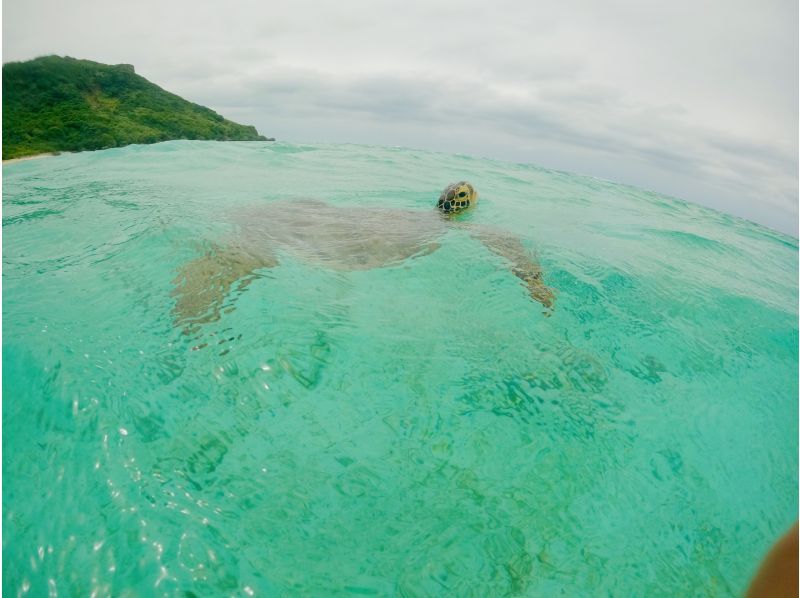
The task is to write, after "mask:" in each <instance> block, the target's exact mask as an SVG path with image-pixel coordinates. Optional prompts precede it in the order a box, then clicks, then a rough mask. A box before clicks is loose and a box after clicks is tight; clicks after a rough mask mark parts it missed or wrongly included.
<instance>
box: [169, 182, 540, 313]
mask: <svg viewBox="0 0 800 598" xmlns="http://www.w3.org/2000/svg"><path fill="white" fill-rule="evenodd" d="M477 201H478V193H477V191H475V188H474V187H473V186H472V185H470V184H469V183H467V182H465V181H462V182H459V183H454V184H452V185H449V186H448V187H446V188H445V190H444V191H443V192H442V194H441V196H440V197H439V201H438V203H437V208H438V211H436V210H430V211H421V210H417V211H414V210H397V209H391V208H381V207H372V208H367V207H337V206H334V205H331V204H329V203H326V202H323V201H319V200H313V199H305V200H293V201H275V202H271V203H268V204H265V205H262V206H258V207H253V208H249V209H245V210H242V211H241V212H239V213H238V214H237V215H236V216H235V218H234V222H235V223H236V224H238V225H239V227H240V231H241V232H240V234H238V235H237V236H236V238H235V239H233V240H231V241H230V242H228V243H226V244H225V245H213V246H212V247H211V249H210V251H207V252H206V253H205V254H203V255H201V256H199V257H198V258H196V259H195V260H193V261H191V262H189V263H188V264H186V265H185V266H184V267H182V268H181V269H180V271H179V273H178V276H177V277H176V278H175V280H174V281H173V282H174V283H175V285H176V287H175V289H174V291H173V293H172V295H173V296H174V297H176V304H175V308H174V313H175V316H176V317H175V322H176V324H178V325H184V326H186V327H187V328H185V329H188V328H191V327H192V326H195V325H197V324H201V323H203V322H210V321H213V320H216V319H218V318H219V317H220V310H221V308H222V305H223V303H224V302H225V298H226V296H228V294H229V293H230V291H231V290H232V289H234V288H236V289H238V290H241V289H242V288H244V287H245V286H247V285H248V284H250V282H252V281H253V280H254V279H255V278H257V277H258V276H259V271H261V270H263V269H264V268H272V267H275V266H277V265H279V260H280V258H281V256H282V255H287V254H288V255H292V256H294V257H296V258H298V259H302V260H304V261H307V262H310V263H315V264H318V265H321V266H323V267H325V268H329V269H332V270H340V271H353V270H370V269H373V268H383V267H388V266H393V265H397V264H400V263H402V262H403V261H405V260H407V259H410V258H413V257H417V256H421V255H427V254H429V253H432V252H434V251H436V249H438V248H439V244H438V243H437V242H436V239H437V238H438V237H439V236H441V235H442V234H443V233H444V232H445V231H446V230H447V229H448V228H453V227H455V228H458V229H459V230H463V231H465V232H466V233H468V234H469V235H471V236H472V237H474V238H475V239H477V240H479V241H480V242H481V243H483V244H484V246H485V247H486V248H487V249H488V250H489V251H491V252H492V253H494V254H496V255H498V256H501V257H502V258H503V259H504V260H505V261H506V262H507V264H508V269H509V270H510V271H511V273H513V274H514V276H516V277H517V278H519V279H520V280H522V281H523V282H524V283H525V285H526V286H527V288H528V291H529V294H530V297H531V298H532V299H534V300H535V301H538V302H539V303H541V304H542V305H543V306H545V307H546V308H548V309H549V308H551V307H552V304H553V301H554V299H555V297H554V295H553V293H552V291H551V290H550V289H549V288H548V287H547V286H546V285H545V284H544V282H543V280H542V273H541V269H540V268H539V265H538V263H537V262H536V260H534V259H533V258H532V257H531V255H530V253H529V252H528V251H527V250H526V249H525V247H524V246H523V245H522V242H521V241H520V239H518V238H517V237H514V236H512V235H509V234H508V233H507V232H504V231H500V230H496V229H492V228H489V227H485V226H480V225H470V224H468V223H463V222H460V223H459V222H457V221H454V220H453V219H452V216H453V215H454V214H455V213H458V212H461V211H462V210H466V209H468V208H470V207H473V206H474V205H475V204H476V203H477ZM234 285H235V286H234ZM545 313H547V314H548V315H549V312H545Z"/></svg>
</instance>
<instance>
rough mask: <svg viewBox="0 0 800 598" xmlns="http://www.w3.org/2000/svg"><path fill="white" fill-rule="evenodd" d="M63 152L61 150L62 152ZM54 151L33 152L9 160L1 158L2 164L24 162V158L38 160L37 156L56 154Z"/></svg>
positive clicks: (48, 156) (43, 156)
mask: <svg viewBox="0 0 800 598" xmlns="http://www.w3.org/2000/svg"><path fill="white" fill-rule="evenodd" d="M62 153H63V152H62ZM58 155H59V154H56V153H54V152H47V153H44V154H34V155H33V156H23V157H21V158H11V159H10V160H3V164H12V163H13V162H24V161H25V160H38V159H39V158H50V157H52V156H58Z"/></svg>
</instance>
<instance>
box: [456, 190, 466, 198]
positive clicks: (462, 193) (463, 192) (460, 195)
mask: <svg viewBox="0 0 800 598" xmlns="http://www.w3.org/2000/svg"><path fill="white" fill-rule="evenodd" d="M466 195H467V192H466V191H462V192H461V193H459V194H458V196H459V197H466Z"/></svg>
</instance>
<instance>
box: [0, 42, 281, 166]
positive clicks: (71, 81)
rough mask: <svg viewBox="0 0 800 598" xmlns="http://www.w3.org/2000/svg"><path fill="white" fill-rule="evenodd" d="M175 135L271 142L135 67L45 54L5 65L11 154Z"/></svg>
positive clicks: (6, 143) (6, 137) (7, 154)
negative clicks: (152, 80)
mask: <svg viewBox="0 0 800 598" xmlns="http://www.w3.org/2000/svg"><path fill="white" fill-rule="evenodd" d="M170 139H216V140H225V141H256V140H261V141H266V140H267V138H266V137H263V136H261V135H259V134H258V131H256V129H255V127H249V126H245V125H240V124H237V123H235V122H231V121H229V120H226V119H224V118H223V117H222V116H220V115H219V114H217V113H216V112H214V111H213V110H210V109H208V108H205V107H203V106H199V105H198V104H193V103H191V102H187V101H186V100H184V99H182V98H180V97H178V96H176V95H175V94H172V93H169V92H167V91H164V90H163V89H161V88H160V87H158V86H157V85H154V84H153V83H150V82H149V81H148V80H147V79H145V78H144V77H140V76H139V75H137V74H136V73H135V72H134V69H133V67H132V66H131V65H128V64H118V65H114V66H110V65H106V64H100V63H98V62H92V61H90V60H77V59H75V58H61V57H60V56H44V57H42V58H36V59H35V60H29V61H27V62H9V63H7V64H4V65H3V159H8V158H18V157H21V156H28V155H32V154H39V153H44V152H57V151H81V150H96V149H104V148H109V147H119V146H122V145H128V144H131V143H156V142H158V141H167V140H170Z"/></svg>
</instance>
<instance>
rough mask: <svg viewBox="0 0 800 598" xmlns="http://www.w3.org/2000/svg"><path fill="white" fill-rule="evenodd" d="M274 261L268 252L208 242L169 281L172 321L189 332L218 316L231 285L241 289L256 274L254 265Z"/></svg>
mask: <svg viewBox="0 0 800 598" xmlns="http://www.w3.org/2000/svg"><path fill="white" fill-rule="evenodd" d="M277 265H278V261H277V259H275V257H274V256H272V255H271V254H266V255H265V254H263V253H262V254H261V255H257V256H256V255H253V254H252V253H251V252H248V251H245V250H244V249H242V248H240V247H235V246H231V247H219V246H217V245H214V246H212V247H211V249H210V250H209V251H206V252H205V253H204V254H203V255H201V256H200V257H198V258H196V259H194V260H192V261H191V262H189V263H188V264H186V265H185V266H183V267H182V268H181V269H180V270H179V272H178V275H177V276H176V277H175V278H174V279H173V281H172V283H173V284H174V285H176V286H175V289H173V291H172V293H171V295H172V296H173V297H175V298H176V302H175V306H174V307H173V309H172V313H173V316H174V318H175V325H176V326H184V331H185V332H190V331H191V330H193V329H194V328H196V327H197V326H198V325H199V324H205V323H207V322H214V321H216V320H218V319H219V317H220V309H221V307H222V304H223V302H224V301H225V298H226V297H227V296H228V294H229V293H230V291H231V288H232V287H234V285H235V287H236V288H235V290H236V292H241V291H242V290H243V289H244V288H245V287H246V286H247V285H249V284H250V283H251V282H253V280H255V279H256V278H258V273H257V272H256V271H257V270H258V269H260V268H272V267H274V266H277ZM237 282H238V284H236V283H237Z"/></svg>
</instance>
